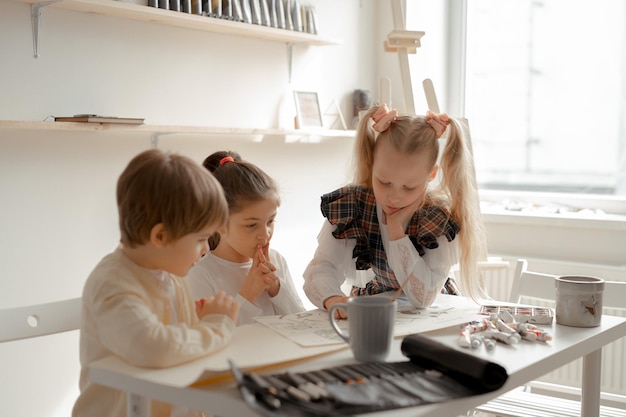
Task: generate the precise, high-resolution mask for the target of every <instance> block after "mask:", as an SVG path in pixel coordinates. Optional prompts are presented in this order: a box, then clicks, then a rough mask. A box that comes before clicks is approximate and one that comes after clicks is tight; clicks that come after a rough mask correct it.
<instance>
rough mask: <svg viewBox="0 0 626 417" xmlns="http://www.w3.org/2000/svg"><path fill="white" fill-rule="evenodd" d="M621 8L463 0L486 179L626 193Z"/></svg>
mask: <svg viewBox="0 0 626 417" xmlns="http://www.w3.org/2000/svg"><path fill="white" fill-rule="evenodd" d="M625 18H626V7H625V6H624V3H623V2H622V1H620V0H615V1H603V2H597V1H593V0H536V1H511V0H509V1H502V0H487V1H485V0H477V1H476V0H469V1H468V3H467V60H466V63H467V65H466V77H467V78H466V96H465V99H466V101H465V108H466V115H467V117H468V119H470V120H471V126H472V138H473V141H474V150H475V157H476V160H477V169H478V171H477V175H478V179H479V182H480V184H481V186H482V187H484V188H491V189H509V190H510V189H517V190H533V191H550V192H571V193H586V194H610V195H625V196H626V178H624V174H625V172H624V171H625V170H626V165H625V161H624V155H625V152H624V151H625V147H624V145H625V144H626V124H625V120H624V116H625V115H626V113H625V110H626V108H625V104H626V101H625V94H624V93H625V92H626V84H625V79H626V62H625V60H626V53H625V52H624V51H625V50H626V42H625V38H626V34H625V33H626V32H625V31H624V25H623V22H624V19H625Z"/></svg>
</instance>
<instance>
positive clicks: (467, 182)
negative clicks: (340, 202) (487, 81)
mask: <svg viewBox="0 0 626 417" xmlns="http://www.w3.org/2000/svg"><path fill="white" fill-rule="evenodd" d="M376 110H377V108H376V107H375V108H372V109H370V110H369V111H368V112H367V113H365V114H364V115H363V118H362V119H361V121H360V122H359V125H358V128H357V134H356V142H355V152H354V156H355V160H354V165H355V172H354V183H355V184H358V185H362V186H364V187H367V188H372V167H373V165H374V156H375V152H376V149H377V147H378V146H379V145H380V144H381V143H388V144H390V145H391V146H392V147H393V148H394V149H396V150H397V151H399V152H404V153H406V154H408V155H411V154H415V153H424V154H425V155H427V161H428V164H429V167H428V168H429V169H428V171H427V172H431V171H432V170H433V169H434V168H435V165H436V164H437V156H438V154H439V141H438V140H437V138H436V134H435V130H434V129H433V128H432V127H431V126H430V125H429V124H428V123H426V119H425V118H424V116H399V117H398V118H397V119H396V120H395V121H393V122H392V123H391V125H390V126H389V128H388V129H387V130H385V131H383V132H381V133H379V134H378V136H376V132H375V131H374V130H373V129H372V127H371V124H372V123H371V116H372V115H373V114H374V113H375V112H376ZM450 121H451V123H450V125H449V126H448V129H447V132H448V137H447V140H446V143H445V146H444V149H443V153H442V155H441V163H440V165H441V166H440V169H439V173H440V178H441V180H440V182H439V184H438V185H437V186H436V187H433V188H432V189H429V190H428V192H427V193H426V197H425V198H424V203H434V204H441V203H443V204H445V205H446V206H447V207H448V209H449V210H450V215H451V216H452V218H453V219H454V220H455V221H456V222H457V223H458V224H459V226H460V228H461V230H460V232H459V235H458V239H459V248H460V260H459V266H460V275H461V282H460V284H461V288H462V289H463V290H464V291H465V292H466V293H467V295H469V296H470V297H471V298H472V299H474V300H478V299H480V298H484V297H486V291H485V288H484V283H483V279H482V276H481V273H480V270H479V267H478V263H479V262H480V261H485V260H487V240H486V235H485V229H484V224H483V218H482V215H481V212H480V198H479V195H478V186H477V184H476V172H475V169H474V158H473V155H472V149H471V142H470V138H469V134H468V132H466V131H465V129H464V128H463V125H462V124H461V123H460V122H459V121H458V120H456V119H454V118H450Z"/></svg>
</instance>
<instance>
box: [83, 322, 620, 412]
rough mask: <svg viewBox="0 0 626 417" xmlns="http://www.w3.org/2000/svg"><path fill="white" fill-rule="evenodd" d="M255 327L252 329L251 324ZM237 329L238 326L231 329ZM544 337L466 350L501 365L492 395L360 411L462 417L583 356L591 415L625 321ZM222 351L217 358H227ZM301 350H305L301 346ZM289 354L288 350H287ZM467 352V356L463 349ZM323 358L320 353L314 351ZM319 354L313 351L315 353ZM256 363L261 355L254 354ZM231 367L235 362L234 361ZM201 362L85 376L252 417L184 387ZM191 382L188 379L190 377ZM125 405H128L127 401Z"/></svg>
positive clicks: (95, 370) (101, 368) (101, 364)
mask: <svg viewBox="0 0 626 417" xmlns="http://www.w3.org/2000/svg"><path fill="white" fill-rule="evenodd" d="M256 326H259V325H256ZM238 329H239V328H238ZM249 330H250V328H248V330H247V331H246V332H244V331H241V332H239V333H237V334H236V337H235V339H234V340H233V344H234V346H232V347H231V349H233V350H232V351H233V352H234V351H235V350H236V349H237V348H238V346H240V344H242V343H244V341H245V339H246V333H250V331H249ZM267 330H269V329H259V331H260V332H263V334H267V335H268V337H275V339H276V349H281V347H282V346H285V344H286V342H289V341H288V340H287V339H285V338H284V337H282V336H280V335H278V334H275V336H269V335H272V334H273V331H271V330H270V333H267V332H266V331H267ZM548 331H549V332H550V333H551V334H552V335H553V337H554V339H553V340H552V341H551V342H549V343H536V342H527V341H522V342H520V343H519V344H517V345H512V346H507V345H504V344H501V343H498V345H497V347H496V349H495V350H493V351H487V350H486V349H485V348H484V347H481V348H480V349H476V350H471V352H472V353H473V354H476V355H478V356H480V357H483V358H486V359H489V360H491V361H493V362H496V363H499V364H501V365H502V366H504V367H505V368H506V370H507V372H508V374H509V378H508V380H507V382H506V384H505V385H504V386H503V387H502V388H501V389H499V390H497V391H494V392H491V393H487V394H483V395H479V396H472V397H466V398H461V399H456V400H451V401H446V402H444V403H440V404H429V405H422V406H419V407H412V408H405V409H396V410H387V411H384V412H378V413H367V414H366V415H364V416H378V415H382V413H384V415H385V416H388V417H394V416H414V417H416V416H420V417H426V416H432V417H444V416H457V415H459V414H463V413H465V412H466V411H467V410H469V409H472V408H474V407H476V406H478V405H480V404H483V403H485V402H487V401H489V400H491V399H492V398H495V397H497V396H498V395H500V394H503V393H505V392H507V391H509V390H511V389H513V388H516V387H518V386H520V385H523V384H525V383H527V382H529V381H531V380H534V379H536V378H538V377H540V376H542V375H543V374H545V373H547V372H550V371H552V370H554V369H557V368H559V367H561V366H563V365H565V364H567V363H569V362H571V361H573V360H575V359H577V358H580V357H583V358H584V359H583V361H584V362H583V381H584V385H583V387H582V392H583V395H582V413H581V415H582V416H584V417H597V416H598V415H599V406H600V372H601V367H600V365H601V357H602V347H603V346H605V345H607V344H609V343H611V342H613V341H615V340H617V339H619V338H621V337H623V336H624V335H626V319H625V318H621V317H613V316H604V317H603V318H602V325H601V326H599V327H593V328H575V327H567V326H561V325H557V324H553V325H552V328H551V329H548ZM426 334H427V335H428V336H432V337H434V338H435V339H436V340H438V341H440V342H442V343H445V344H447V345H449V346H452V347H455V348H457V349H462V348H460V347H458V345H457V339H458V326H454V327H449V328H445V329H441V330H436V331H432V332H428V333H426ZM253 337H254V335H251V337H250V338H249V339H248V340H247V342H246V343H247V344H248V345H258V346H260V349H261V350H260V353H259V354H260V355H262V349H263V348H262V343H261V344H260V345H259V344H258V343H255V339H254V338H253ZM401 342H402V338H397V339H395V340H394V343H393V347H392V353H391V354H390V356H389V358H388V360H389V361H401V360H406V358H405V357H404V356H403V355H402V353H401V352H400V344H401ZM228 349H229V348H226V350H225V351H224V352H222V353H221V354H222V355H225V354H228V352H229V350H228ZM307 349H308V348H307ZM287 350H289V349H287ZM468 351H469V350H468ZM320 352H321V353H323V349H322V350H321V351H320ZM318 353H319V352H318ZM257 357H258V358H260V357H261V356H257ZM235 362H236V363H237V361H235ZM351 363H355V361H354V359H353V358H352V354H351V352H350V351H349V350H348V349H341V350H338V351H334V352H330V353H326V354H322V355H321V356H320V355H318V356H317V357H315V358H312V359H309V360H304V361H298V362H296V363H291V364H290V365H289V366H288V368H289V370H291V371H294V372H300V371H307V370H314V369H321V368H327V367H331V366H338V365H345V364H351ZM204 364H205V362H203V360H198V361H195V362H191V363H189V364H185V365H182V366H179V367H174V368H169V369H165V370H153V369H144V368H137V367H133V366H130V365H128V364H127V363H125V362H124V361H122V360H120V359H117V358H113V357H110V358H105V359H103V360H100V361H98V362H96V363H94V364H93V365H92V367H91V370H90V379H91V380H92V381H93V382H96V383H98V384H102V385H106V386H109V387H113V388H116V389H120V390H124V391H126V392H128V393H129V398H131V399H132V400H133V401H137V399H138V398H154V399H158V400H160V401H163V402H167V403H171V404H176V405H181V406H187V407H190V408H193V409H197V410H201V411H204V412H207V413H212V414H215V415H219V416H220V417H229V416H233V417H245V416H258V414H256V413H255V412H254V411H253V410H252V409H250V408H249V407H248V406H247V405H246V403H245V402H244V401H243V399H242V398H241V396H240V394H239V391H238V390H237V388H236V387H235V385H234V383H222V384H219V385H217V386H216V385H215V384H212V385H205V386H201V387H195V388H191V387H189V386H188V385H189V383H190V382H191V381H193V380H195V378H197V376H199V375H200V374H201V373H202V371H203V370H204V369H205V366H204ZM284 369H286V368H285V367H281V366H278V367H273V368H272V369H271V371H268V373H276V372H280V371H281V370H284ZM190 378H191V379H190ZM129 403H130V402H129ZM144 406H145V402H144V403H141V402H140V403H139V404H138V406H137V407H136V408H135V410H134V412H135V414H137V415H140V414H141V412H142V411H144V410H145V408H144Z"/></svg>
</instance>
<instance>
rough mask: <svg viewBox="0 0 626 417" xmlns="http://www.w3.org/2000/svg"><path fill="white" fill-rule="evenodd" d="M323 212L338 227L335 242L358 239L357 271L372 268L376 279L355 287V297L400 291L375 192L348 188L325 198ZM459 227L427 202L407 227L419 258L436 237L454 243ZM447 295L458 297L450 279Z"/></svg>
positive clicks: (441, 209) (444, 211)
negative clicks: (384, 240)
mask: <svg viewBox="0 0 626 417" xmlns="http://www.w3.org/2000/svg"><path fill="white" fill-rule="evenodd" d="M321 210H322V214H323V215H324V217H326V218H327V219H328V221H329V222H330V223H331V224H334V225H336V226H337V228H336V229H335V231H334V232H333V236H334V237H335V239H355V240H356V245H355V247H354V250H353V252H352V258H353V259H356V261H355V262H356V269H358V270H367V269H369V268H372V270H373V271H374V274H375V278H374V279H372V280H371V281H370V282H368V283H367V285H366V286H365V288H359V287H352V291H351V294H352V295H353V296H357V295H366V294H378V293H382V292H387V291H393V290H396V289H398V288H400V284H399V283H398V281H397V280H396V277H395V274H394V273H393V271H392V270H391V267H390V266H389V264H388V262H387V254H386V253H385V249H384V246H383V241H382V238H381V235H380V229H379V226H378V215H377V214H376V200H375V198H374V193H373V191H372V190H370V189H368V188H365V187H361V186H346V187H343V188H340V189H338V190H335V191H333V192H331V193H328V194H325V195H323V196H322V204H321ZM459 230H460V228H459V225H458V224H457V223H456V221H455V220H454V219H452V218H451V217H450V213H449V212H448V210H447V209H446V208H445V207H444V206H442V205H436V204H433V203H425V204H424V205H423V206H422V207H421V208H420V209H419V210H417V211H416V212H415V213H414V214H413V217H411V220H410V221H409V224H408V226H407V235H408V237H409V239H410V240H411V242H412V243H413V246H415V249H416V250H417V251H418V253H419V254H420V256H423V255H424V253H425V249H435V248H437V247H438V246H439V244H438V243H437V238H438V237H440V236H443V235H445V236H446V238H447V239H448V241H452V240H454V238H455V237H456V235H457V233H458V232H459ZM441 292H442V293H444V294H454V295H458V294H459V291H458V287H457V285H456V283H455V282H454V280H453V279H452V278H448V279H447V280H446V283H445V284H444V287H443V288H442V290H441Z"/></svg>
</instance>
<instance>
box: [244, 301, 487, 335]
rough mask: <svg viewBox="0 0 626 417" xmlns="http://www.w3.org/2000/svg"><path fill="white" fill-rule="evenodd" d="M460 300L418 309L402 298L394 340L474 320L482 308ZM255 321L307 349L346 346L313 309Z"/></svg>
mask: <svg viewBox="0 0 626 417" xmlns="http://www.w3.org/2000/svg"><path fill="white" fill-rule="evenodd" d="M449 297H455V298H454V299H450V298H449ZM460 300H461V298H460V297H457V296H453V295H441V296H439V297H437V300H436V302H435V303H434V304H433V305H432V306H430V307H428V308H424V309H418V308H415V307H413V306H412V305H410V304H409V303H408V301H406V300H403V299H402V298H399V299H398V313H397V315H396V321H395V325H394V337H400V336H406V335H408V334H412V333H421V332H428V331H431V330H437V329H441V328H444V327H449V326H454V325H457V324H462V323H467V322H469V321H471V320H473V319H474V318H475V316H476V315H477V313H478V309H479V306H478V305H476V304H475V303H473V302H472V301H470V300H466V299H462V300H463V302H462V303H459V301H460ZM452 301H454V303H453V302H452ZM255 320H256V321H257V322H259V323H262V324H264V325H265V326H267V327H270V328H272V329H274V330H275V331H276V332H278V333H280V334H281V335H283V336H285V337H286V338H288V339H290V340H291V341H293V342H295V343H297V344H298V345H300V346H303V347H312V346H324V345H332V344H345V342H344V340H343V339H341V338H340V337H339V336H338V335H337V333H336V332H335V330H333V328H332V327H331V324H330V318H329V316H328V312H326V311H321V310H311V311H305V312H302V313H294V314H288V315H284V316H263V317H255ZM338 323H339V327H341V328H342V329H343V330H346V329H347V327H348V323H347V321H345V320H341V321H338Z"/></svg>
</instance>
